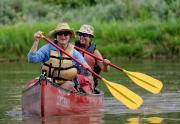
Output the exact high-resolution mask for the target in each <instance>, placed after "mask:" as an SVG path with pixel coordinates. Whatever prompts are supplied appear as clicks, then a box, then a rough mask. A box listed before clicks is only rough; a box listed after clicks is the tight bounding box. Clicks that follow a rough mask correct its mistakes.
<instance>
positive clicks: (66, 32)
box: [57, 31, 70, 36]
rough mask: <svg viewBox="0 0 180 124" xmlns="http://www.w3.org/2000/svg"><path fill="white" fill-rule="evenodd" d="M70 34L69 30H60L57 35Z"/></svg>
mask: <svg viewBox="0 0 180 124" xmlns="http://www.w3.org/2000/svg"><path fill="white" fill-rule="evenodd" d="M69 34H70V32H68V31H64V32H58V33H57V35H59V36H62V35H64V36H68V35H69Z"/></svg>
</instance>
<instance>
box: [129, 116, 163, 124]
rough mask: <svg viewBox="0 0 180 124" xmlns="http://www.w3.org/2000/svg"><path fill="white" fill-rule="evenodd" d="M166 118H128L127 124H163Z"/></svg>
mask: <svg viewBox="0 0 180 124" xmlns="http://www.w3.org/2000/svg"><path fill="white" fill-rule="evenodd" d="M163 120H164V118H161V117H148V118H139V117H137V118H128V119H127V122H128V123H127V124H143V123H150V124H161V123H162V122H163Z"/></svg>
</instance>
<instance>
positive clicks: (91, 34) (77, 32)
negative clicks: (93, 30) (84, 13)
mask: <svg viewBox="0 0 180 124" xmlns="http://www.w3.org/2000/svg"><path fill="white" fill-rule="evenodd" d="M76 33H85V34H89V33H86V32H81V31H76ZM89 35H90V36H91V37H93V38H94V35H92V34H89Z"/></svg>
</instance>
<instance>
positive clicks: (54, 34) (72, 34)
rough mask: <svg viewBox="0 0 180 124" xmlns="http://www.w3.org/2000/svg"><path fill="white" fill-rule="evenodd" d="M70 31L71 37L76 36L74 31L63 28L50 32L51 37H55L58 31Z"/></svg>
mask: <svg viewBox="0 0 180 124" xmlns="http://www.w3.org/2000/svg"><path fill="white" fill-rule="evenodd" d="M64 31H68V32H70V35H71V37H74V31H73V30H69V29H61V30H52V31H50V32H49V33H48V35H49V37H55V36H56V34H57V33H59V32H64Z"/></svg>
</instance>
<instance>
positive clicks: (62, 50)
mask: <svg viewBox="0 0 180 124" xmlns="http://www.w3.org/2000/svg"><path fill="white" fill-rule="evenodd" d="M41 37H42V38H43V39H44V40H45V41H47V42H48V43H50V44H51V45H52V46H54V47H55V48H57V49H58V50H60V51H61V52H63V53H64V54H65V55H67V56H68V57H70V58H71V59H72V60H74V61H75V62H77V63H78V64H79V65H81V66H83V64H82V63H81V62H79V61H78V60H77V59H75V58H74V57H72V56H71V55H69V54H68V53H67V52H66V51H65V50H64V49H62V48H61V47H59V46H58V45H57V44H55V43H53V42H51V40H49V39H48V38H46V37H45V36H44V35H43V34H41ZM87 70H88V71H89V72H91V73H92V74H93V75H95V76H96V77H97V78H99V79H102V77H101V76H100V75H98V74H96V73H95V72H94V71H92V70H90V69H89V68H87Z"/></svg>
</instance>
